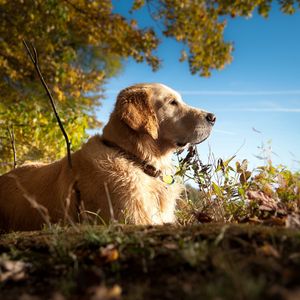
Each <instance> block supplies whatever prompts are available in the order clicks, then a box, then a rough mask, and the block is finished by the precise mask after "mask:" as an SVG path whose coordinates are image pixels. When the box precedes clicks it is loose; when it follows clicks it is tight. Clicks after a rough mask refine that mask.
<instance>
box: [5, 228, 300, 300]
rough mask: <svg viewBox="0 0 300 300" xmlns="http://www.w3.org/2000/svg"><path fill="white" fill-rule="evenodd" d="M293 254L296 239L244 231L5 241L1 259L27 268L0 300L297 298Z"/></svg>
mask: <svg viewBox="0 0 300 300" xmlns="http://www.w3.org/2000/svg"><path fill="white" fill-rule="evenodd" d="M54 237H55V238H54ZM299 246H300V233H299V232H298V231H295V230H291V229H285V228H272V227H265V226H253V225H247V224H245V225H240V224H239V225H232V224H231V225H223V224H205V225H193V226H175V225H165V226H155V227H153V226H148V227H143V226H139V227H136V226H128V225H127V226H125V225H123V226H120V225H118V226H111V227H107V226H79V227H78V228H77V229H76V230H74V229H73V228H65V229H64V230H63V231H62V230H58V231H57V232H56V233H54V232H53V229H52V230H51V232H49V231H48V230H43V231H41V232H34V233H22V234H21V233H19V234H8V235H4V236H3V237H2V239H1V242H0V249H1V253H2V254H1V258H2V259H3V258H4V259H6V260H10V261H20V260H21V261H22V262H25V263H26V264H25V265H24V270H25V275H24V276H25V277H24V278H21V279H19V280H15V279H14V277H12V278H10V279H9V280H7V281H5V282H4V283H2V286H1V295H2V298H1V299H15V298H14V297H15V296H16V295H22V294H24V293H28V291H30V294H34V295H37V296H42V297H43V299H44V298H45V297H51V296H53V295H54V293H56V294H59V295H60V296H61V297H63V298H65V299H98V298H92V297H95V295H96V293H97V292H98V293H102V294H101V295H104V296H103V298H99V299H118V298H120V297H121V295H122V298H123V299H197V298H198V299H199V298H201V299H202V298H203V299H262V298H263V299H274V297H279V299H280V297H282V295H285V294H286V293H296V289H297V287H298V278H299V275H300V271H299V270H300V268H299V267H300V255H299ZM3 271H5V270H4V268H3V265H2V272H3Z"/></svg>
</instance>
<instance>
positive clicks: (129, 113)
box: [116, 83, 216, 148]
mask: <svg viewBox="0 0 300 300" xmlns="http://www.w3.org/2000/svg"><path fill="white" fill-rule="evenodd" d="M116 113H117V115H118V116H119V118H120V119H121V120H122V122H124V123H125V124H126V125H127V126H129V127H130V128H131V129H132V130H133V131H135V132H136V133H139V134H147V135H149V136H150V137H151V138H152V139H154V140H158V141H164V142H166V143H168V144H169V145H170V146H174V148H178V147H184V146H185V145H187V144H198V143H201V142H202V141H204V140H205V139H207V138H208V136H209V134H210V132H211V129H212V126H213V125H214V123H215V120H216V117H215V116H214V115H213V114H212V113H208V112H206V111H203V110H200V109H197V108H194V107H191V106H188V105H187V104H185V103H184V102H183V100H182V98H181V96H180V94H179V93H177V92H176V91H174V90H172V89H171V88H169V87H167V86H165V85H163V84H159V83H150V84H148V83H147V84H137V85H134V86H131V87H128V88H126V89H124V90H122V91H121V92H120V93H119V95H118V98H117V103H116Z"/></svg>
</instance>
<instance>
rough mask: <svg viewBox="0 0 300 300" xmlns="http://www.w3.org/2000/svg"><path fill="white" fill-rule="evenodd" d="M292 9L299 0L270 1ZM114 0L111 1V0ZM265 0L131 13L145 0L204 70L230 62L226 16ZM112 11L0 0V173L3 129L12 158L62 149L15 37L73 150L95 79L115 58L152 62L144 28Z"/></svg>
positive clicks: (156, 2)
mask: <svg viewBox="0 0 300 300" xmlns="http://www.w3.org/2000/svg"><path fill="white" fill-rule="evenodd" d="M274 1H276V2H278V3H279V5H280V7H281V10H282V11H283V12H284V13H288V14H291V13H294V12H295V10H296V8H295V7H296V5H298V6H299V3H300V0H274ZM116 3H117V2H116ZM271 3H272V0H232V1H228V0H214V1H207V0H135V1H132V9H131V12H133V11H135V10H138V9H141V8H143V7H144V6H147V8H148V11H149V13H150V14H151V16H152V17H153V19H154V20H155V21H156V22H158V23H160V25H161V26H160V28H162V30H163V34H164V35H165V36H167V37H172V38H175V39H176V40H178V41H180V42H182V43H183V44H184V45H186V46H187V50H186V51H183V52H182V56H181V61H184V60H188V63H189V66H190V70H191V72H192V73H193V74H194V73H199V74H200V75H202V76H210V73H211V70H212V69H218V70H219V69H222V68H223V67H224V66H225V65H226V64H228V63H230V61H231V59H232V57H231V52H232V50H233V46H232V44H231V43H229V42H226V41H224V38H223V32H224V28H225V26H226V19H227V18H228V17H237V16H243V17H249V16H250V15H251V14H252V12H253V11H254V9H256V8H257V9H258V12H259V14H261V15H262V16H264V17H267V16H268V13H269V11H270V8H271ZM129 19H130V18H127V19H126V18H124V17H123V16H121V15H120V14H118V13H114V12H113V6H112V3H111V0H0V78H1V81H0V90H1V94H0V172H1V171H4V170H8V169H9V168H11V166H12V165H13V152H12V147H11V138H10V136H11V135H10V134H9V130H10V131H11V129H12V127H13V129H14V135H15V141H16V151H17V158H18V163H19V164H20V163H22V162H24V161H25V160H37V159H41V158H44V159H45V158H47V159H48V160H52V159H55V158H58V157H61V156H63V155H64V154H65V143H64V139H63V137H62V134H61V132H60V131H59V129H58V127H57V124H56V120H55V117H54V115H53V113H52V111H51V109H50V104H49V101H48V99H47V97H46V96H45V93H44V90H43V89H42V87H41V85H40V83H39V81H38V80H37V78H36V75H35V71H34V68H33V66H32V65H31V62H30V60H29V59H28V57H27V54H26V52H25V51H24V47H23V45H22V40H23V39H25V40H26V41H29V42H32V43H33V44H34V45H35V46H36V48H37V49H38V52H39V60H40V65H41V68H42V72H43V74H44V76H45V78H46V80H47V82H48V84H49V86H50V89H51V90H52V92H53V94H54V97H55V99H56V101H57V102H58V104H59V105H58V107H59V110H60V116H61V118H62V121H63V122H64V125H65V128H66V131H67V132H68V133H69V135H70V138H71V141H72V145H73V149H76V148H77V147H78V146H79V145H80V144H81V142H82V140H83V139H84V138H85V130H86V129H87V128H96V127H98V126H99V125H100V123H99V121H97V119H96V116H95V108H96V107H97V105H99V100H100V99H101V97H102V95H103V88H102V86H103V84H104V83H105V80H107V78H109V77H111V76H114V75H116V73H117V72H118V71H119V70H120V68H121V66H122V59H123V58H126V57H133V58H134V59H135V60H136V61H137V62H141V61H146V62H147V63H148V64H149V65H150V66H151V67H152V69H153V70H156V69H157V68H158V67H159V64H160V61H159V59H158V58H157V57H156V56H155V54H154V51H155V49H156V48H157V46H158V43H159V40H158V37H157V34H158V33H157V32H155V31H154V30H153V29H152V28H150V27H149V28H144V29H140V28H139V27H138V24H137V22H136V20H134V19H131V20H129Z"/></svg>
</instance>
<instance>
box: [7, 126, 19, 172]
mask: <svg viewBox="0 0 300 300" xmlns="http://www.w3.org/2000/svg"><path fill="white" fill-rule="evenodd" d="M7 131H8V134H9V138H10V142H11V148H12V151H13V157H14V169H15V168H16V167H17V151H16V143H15V133H14V127H13V126H11V130H10V128H9V127H7Z"/></svg>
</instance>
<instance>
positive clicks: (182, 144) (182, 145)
mask: <svg viewBox="0 0 300 300" xmlns="http://www.w3.org/2000/svg"><path fill="white" fill-rule="evenodd" d="M208 137H209V135H208V136H207V137H205V138H204V139H202V140H200V141H196V142H186V143H176V146H177V147H178V148H185V147H186V145H188V144H191V145H198V144H201V143H203V142H204V141H206V140H207V139H208Z"/></svg>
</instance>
